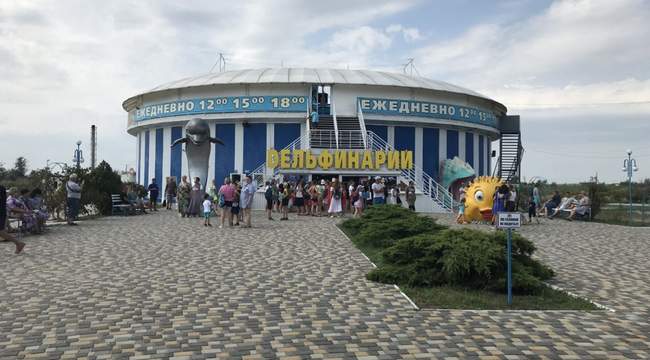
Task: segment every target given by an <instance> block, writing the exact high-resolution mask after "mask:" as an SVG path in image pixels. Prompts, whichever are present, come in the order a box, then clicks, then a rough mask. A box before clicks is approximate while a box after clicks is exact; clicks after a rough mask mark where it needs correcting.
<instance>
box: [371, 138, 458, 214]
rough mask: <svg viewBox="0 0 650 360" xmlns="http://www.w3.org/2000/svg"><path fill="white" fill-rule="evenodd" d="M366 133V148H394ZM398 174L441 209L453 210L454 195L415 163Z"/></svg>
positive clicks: (385, 149)
mask: <svg viewBox="0 0 650 360" xmlns="http://www.w3.org/2000/svg"><path fill="white" fill-rule="evenodd" d="M366 133H367V138H368V149H371V150H383V151H394V150H395V149H394V148H393V147H392V146H391V145H390V144H388V143H387V142H386V141H384V139H382V138H381V137H379V136H377V134H375V133H374V132H372V131H367V132H366ZM400 176H401V177H403V178H405V179H406V180H407V181H413V183H414V184H415V188H416V189H418V190H420V191H422V193H423V194H424V195H425V196H428V197H429V198H431V199H432V200H433V201H434V202H435V203H436V204H438V206H440V207H441V208H442V209H444V210H446V211H448V212H453V210H454V197H453V196H452V194H451V192H449V190H447V189H446V188H445V187H444V186H442V185H440V184H439V183H438V182H437V181H435V180H434V179H433V178H432V177H431V176H429V174H427V173H425V172H424V171H422V170H421V169H420V168H418V166H417V165H415V164H414V165H413V167H412V168H411V169H404V170H402V172H401V174H400Z"/></svg>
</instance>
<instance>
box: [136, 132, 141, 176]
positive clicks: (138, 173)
mask: <svg viewBox="0 0 650 360" xmlns="http://www.w3.org/2000/svg"><path fill="white" fill-rule="evenodd" d="M140 161H142V133H141V132H139V133H138V171H137V175H138V180H137V181H138V184H141V182H140V169H141V167H140V164H141V163H140Z"/></svg>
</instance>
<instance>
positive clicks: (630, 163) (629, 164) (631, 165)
mask: <svg viewBox="0 0 650 360" xmlns="http://www.w3.org/2000/svg"><path fill="white" fill-rule="evenodd" d="M638 170H639V168H638V166H637V165H636V160H635V159H632V150H630V149H628V150H627V159H624V160H623V171H627V185H628V189H629V192H630V211H629V216H630V222H632V174H633V172H634V171H638Z"/></svg>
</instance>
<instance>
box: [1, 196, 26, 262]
mask: <svg viewBox="0 0 650 360" xmlns="http://www.w3.org/2000/svg"><path fill="white" fill-rule="evenodd" d="M6 224H7V189H6V188H5V187H4V186H2V185H0V238H1V239H4V240H6V241H10V242H12V243H14V245H16V254H20V253H21V252H22V251H23V248H24V247H25V243H24V242H22V241H18V240H17V239H16V238H14V237H13V236H11V235H10V234H9V233H8V232H7V231H6V230H5V226H6Z"/></svg>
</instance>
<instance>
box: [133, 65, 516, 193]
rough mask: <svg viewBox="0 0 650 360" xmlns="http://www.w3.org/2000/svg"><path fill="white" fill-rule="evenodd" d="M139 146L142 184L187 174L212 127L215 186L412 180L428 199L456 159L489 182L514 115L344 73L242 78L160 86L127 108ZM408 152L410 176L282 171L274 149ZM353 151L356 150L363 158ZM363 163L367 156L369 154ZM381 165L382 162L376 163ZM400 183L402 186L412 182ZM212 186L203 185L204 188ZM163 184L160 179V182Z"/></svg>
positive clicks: (452, 94)
mask: <svg viewBox="0 0 650 360" xmlns="http://www.w3.org/2000/svg"><path fill="white" fill-rule="evenodd" d="M123 108H124V110H126V111H127V112H128V128H127V131H128V133H129V134H131V135H133V136H135V137H136V138H137V149H136V157H137V168H136V172H137V175H136V178H137V181H138V183H140V184H147V183H149V181H150V180H151V179H152V178H156V179H165V178H167V177H170V176H173V177H176V178H177V179H179V178H180V177H181V175H187V169H186V167H187V164H186V159H185V156H184V154H183V152H184V151H183V149H182V147H181V146H175V147H171V144H172V143H173V142H174V141H176V140H177V139H179V138H182V137H184V136H185V128H184V126H185V124H186V123H187V122H188V121H189V120H190V119H194V118H201V119H204V120H206V121H207V122H208V124H209V126H210V132H211V134H212V136H215V137H217V138H219V139H221V140H222V141H223V143H224V144H223V145H221V144H212V151H211V152H210V158H209V171H208V179H207V181H208V182H210V181H212V179H218V180H217V183H221V181H222V180H223V179H224V178H225V177H227V176H238V175H239V176H240V175H241V174H246V173H252V172H262V173H263V174H264V175H265V176H266V177H267V178H268V177H269V176H271V175H276V174H278V173H283V174H296V175H298V174H299V175H301V176H304V177H307V178H310V179H311V178H313V179H317V178H318V177H321V176H328V177H331V176H334V175H335V176H340V177H343V180H345V177H364V176H365V177H370V176H374V175H387V176H390V175H395V176H397V177H399V176H400V174H402V176H407V175H408V176H410V177H411V178H409V179H411V180H417V181H416V184H417V185H419V186H418V187H420V188H421V189H419V190H420V191H424V192H427V191H429V192H431V191H432V189H430V188H431V184H432V183H436V182H440V178H441V171H442V170H441V169H442V164H443V163H444V162H445V161H446V160H447V159H453V158H455V157H458V158H459V159H460V160H462V161H464V162H465V163H466V164H467V165H469V166H470V167H471V168H472V169H473V170H474V172H475V174H476V175H477V176H478V175H488V174H491V168H490V153H491V148H490V144H491V142H492V141H494V140H496V139H498V138H499V137H500V134H501V131H500V129H501V127H500V122H501V121H502V119H504V118H505V117H506V111H507V109H506V107H505V106H504V105H502V104H500V103H499V102H496V101H494V100H492V99H490V98H487V97H485V96H483V95H481V94H478V93H476V92H473V91H471V90H468V89H464V88H461V87H458V86H455V85H452V84H449V83H445V82H439V81H434V80H430V79H426V78H422V77H412V76H407V75H404V74H397V73H388V72H378V71H366V70H338V69H308V68H280V69H255V70H237V71H228V72H222V73H216V74H207V75H203V76H198V77H193V78H187V79H183V80H179V81H175V82H171V83H167V84H164V85H161V86H158V87H156V88H154V89H151V90H150V91H147V92H145V93H142V94H139V95H136V96H133V97H130V98H129V99H127V100H125V101H124V103H123ZM287 147H292V149H297V148H299V149H303V150H309V149H311V151H313V155H314V156H316V157H317V156H318V154H319V153H321V154H322V152H323V151H325V152H327V151H330V152H332V153H333V152H335V151H336V150H337V149H338V150H340V149H348V150H355V149H356V150H358V151H364V149H365V150H368V151H380V150H381V151H384V150H385V151H389V152H390V151H393V150H394V151H403V152H407V153H408V156H410V157H411V161H412V166H411V167H410V168H409V170H408V174H407V172H404V171H406V170H405V169H402V170H401V171H402V172H400V170H396V169H388V168H387V167H386V166H383V167H382V166H379V164H377V166H370V167H368V166H366V167H361V166H354V165H353V166H332V167H328V168H324V167H321V166H316V167H312V168H309V167H300V168H298V169H292V168H291V167H290V166H289V167H287V168H285V169H282V168H275V164H270V163H269V150H275V151H276V152H279V151H281V150H282V149H286V148H287ZM356 150H355V151H356ZM361 156H363V154H362V155H361ZM373 156H374V155H373ZM409 179H402V180H409ZM202 180H204V179H202ZM157 182H158V184H159V185H162V184H161V181H160V180H157Z"/></svg>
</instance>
